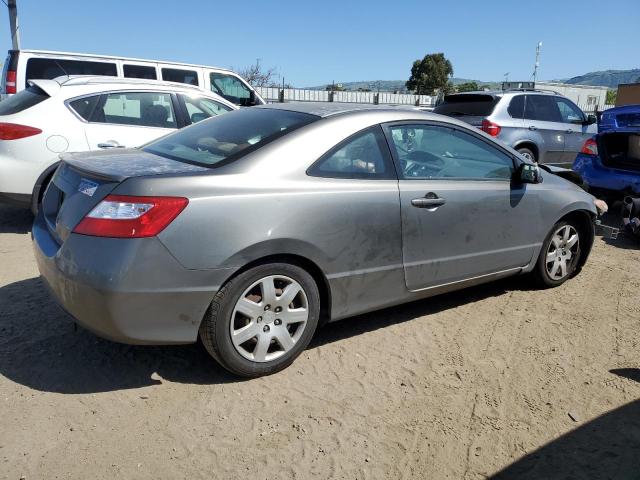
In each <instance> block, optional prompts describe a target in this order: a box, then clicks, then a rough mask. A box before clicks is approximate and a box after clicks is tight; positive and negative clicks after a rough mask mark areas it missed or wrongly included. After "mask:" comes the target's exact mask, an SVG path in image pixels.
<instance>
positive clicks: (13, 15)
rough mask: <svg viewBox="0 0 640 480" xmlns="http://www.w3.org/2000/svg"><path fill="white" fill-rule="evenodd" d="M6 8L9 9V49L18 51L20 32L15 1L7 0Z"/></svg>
mask: <svg viewBox="0 0 640 480" xmlns="http://www.w3.org/2000/svg"><path fill="white" fill-rule="evenodd" d="M7 8H8V9H9V26H10V28H11V48H12V49H13V50H20V32H19V28H20V27H19V26H18V7H17V5H16V0H7Z"/></svg>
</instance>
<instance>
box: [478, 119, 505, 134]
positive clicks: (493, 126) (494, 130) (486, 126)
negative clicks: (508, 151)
mask: <svg viewBox="0 0 640 480" xmlns="http://www.w3.org/2000/svg"><path fill="white" fill-rule="evenodd" d="M481 130H482V131H483V132H485V133H488V134H489V135H491V136H492V137H497V136H498V135H500V130H501V128H500V125H498V124H497V123H493V122H490V121H489V120H487V119H486V118H485V119H484V120H482V128H481Z"/></svg>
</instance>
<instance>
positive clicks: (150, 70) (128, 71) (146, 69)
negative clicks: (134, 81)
mask: <svg viewBox="0 0 640 480" xmlns="http://www.w3.org/2000/svg"><path fill="white" fill-rule="evenodd" d="M122 69H123V71H124V76H125V77H127V78H146V79H147V80H157V79H158V76H157V75H156V67H151V66H149V65H127V64H125V65H123V67H122Z"/></svg>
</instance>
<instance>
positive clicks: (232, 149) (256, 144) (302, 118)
mask: <svg viewBox="0 0 640 480" xmlns="http://www.w3.org/2000/svg"><path fill="white" fill-rule="evenodd" d="M319 118H320V117H317V116H315V115H309V114H307V113H300V112H290V111H287V110H280V109H267V108H251V109H245V110H237V111H235V112H230V113H227V114H225V115H221V116H219V117H214V118H210V119H208V120H204V121H202V122H200V123H197V124H195V125H193V126H191V127H187V128H184V129H182V130H179V131H177V132H175V133H173V134H171V135H167V136H165V137H162V138H160V139H158V140H156V141H154V142H151V143H149V144H147V145H146V146H145V147H144V148H143V150H144V151H146V152H150V153H153V154H156V155H160V156H162V157H167V158H171V159H172V160H178V161H181V162H186V163H194V164H197V165H203V166H207V167H213V166H220V165H222V164H226V163H229V162H230V161H232V160H235V159H238V158H240V157H241V156H243V155H246V154H247V153H249V152H251V151H253V150H256V149H258V148H260V147H262V146H263V145H265V144H267V143H269V142H270V141H272V140H275V139H276V138H278V137H281V136H282V135H285V134H287V133H289V132H291V131H293V130H295V129H297V128H300V127H302V126H304V125H307V124H309V123H311V122H313V121H315V120H318V119H319Z"/></svg>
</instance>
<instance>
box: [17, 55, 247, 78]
mask: <svg viewBox="0 0 640 480" xmlns="http://www.w3.org/2000/svg"><path fill="white" fill-rule="evenodd" d="M10 51H20V52H24V53H31V54H35V55H41V56H42V55H44V56H51V57H54V58H55V56H56V55H57V56H65V57H79V58H90V59H98V60H100V59H105V60H123V61H134V62H149V63H162V64H166V65H177V66H181V67H201V68H210V69H212V70H222V71H225V72H229V73H233V74H236V75H237V73H236V72H234V71H233V70H230V69H228V68H224V67H216V66H212V65H202V64H197V63H183V62H174V61H170V60H153V59H148V58H134V57H117V56H114V55H101V54H94V53H78V52H57V51H53V50H32V49H21V50H10Z"/></svg>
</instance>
